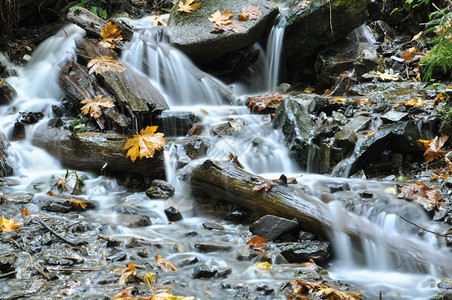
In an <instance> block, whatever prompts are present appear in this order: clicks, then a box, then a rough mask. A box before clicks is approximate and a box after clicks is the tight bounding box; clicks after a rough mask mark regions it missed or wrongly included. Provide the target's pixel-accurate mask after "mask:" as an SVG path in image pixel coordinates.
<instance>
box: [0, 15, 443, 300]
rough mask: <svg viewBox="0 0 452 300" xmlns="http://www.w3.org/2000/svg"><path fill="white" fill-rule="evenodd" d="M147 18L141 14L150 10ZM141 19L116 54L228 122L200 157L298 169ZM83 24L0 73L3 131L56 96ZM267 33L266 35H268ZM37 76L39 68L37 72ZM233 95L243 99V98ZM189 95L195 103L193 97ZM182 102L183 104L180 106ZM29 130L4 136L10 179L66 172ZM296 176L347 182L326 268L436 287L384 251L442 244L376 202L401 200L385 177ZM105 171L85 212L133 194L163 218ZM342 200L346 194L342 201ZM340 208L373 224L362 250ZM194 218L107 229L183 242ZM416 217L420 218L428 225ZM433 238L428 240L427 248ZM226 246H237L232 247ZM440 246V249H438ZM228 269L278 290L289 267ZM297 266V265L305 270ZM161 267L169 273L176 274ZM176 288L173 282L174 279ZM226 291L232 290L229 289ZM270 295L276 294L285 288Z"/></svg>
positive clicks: (227, 235)
mask: <svg viewBox="0 0 452 300" xmlns="http://www.w3.org/2000/svg"><path fill="white" fill-rule="evenodd" d="M146 22H148V23H150V22H149V19H148V20H147V21H146ZM135 25H137V24H135ZM136 27H139V26H136ZM142 27H145V28H140V30H139V31H138V32H136V33H135V36H134V39H133V41H132V42H131V43H130V45H129V47H128V49H126V50H124V51H123V57H122V59H123V60H124V62H125V63H127V64H128V65H129V66H133V67H134V68H136V69H138V70H139V71H141V72H143V73H145V74H147V75H148V76H149V78H150V80H151V81H153V83H154V84H155V85H156V86H158V88H159V89H160V90H161V91H162V93H163V94H164V95H165V96H166V98H167V100H168V102H169V103H170V104H171V109H173V110H176V109H179V110H184V111H187V110H190V111H192V112H196V113H198V114H200V115H202V118H203V123H204V124H206V126H207V127H208V128H204V132H211V131H214V129H215V128H218V126H220V127H221V125H222V124H223V125H224V124H226V126H227V128H232V129H230V130H233V131H234V130H235V131H236V132H233V133H232V134H231V135H224V136H220V135H217V136H210V135H207V136H205V139H206V141H208V143H209V144H210V148H209V150H208V151H207V154H206V157H209V158H213V159H224V158H225V157H227V156H228V153H229V152H230V153H232V154H235V155H237V156H238V159H239V161H240V162H241V163H242V164H243V165H244V166H245V168H246V169H247V170H248V171H250V172H252V173H256V174H263V176H266V177H270V178H271V177H276V176H279V175H280V174H281V173H285V174H286V175H288V176H291V175H294V176H299V175H300V173H301V172H300V170H298V168H297V167H295V164H294V163H293V162H292V161H291V160H290V158H289V155H288V153H287V150H286V148H285V147H284V145H283V143H282V141H281V140H282V138H281V135H280V133H279V132H278V131H276V130H274V129H273V128H272V126H271V120H270V118H269V117H268V116H262V115H252V114H249V113H248V110H247V108H246V107H245V106H244V105H242V106H218V105H220V104H223V103H224V100H223V98H224V96H223V94H222V93H221V92H218V91H219V90H221V91H224V92H229V93H230V91H229V90H228V89H227V87H225V86H224V85H223V84H221V82H219V81H218V80H216V79H214V78H212V77H210V76H209V75H207V74H205V73H203V72H201V71H200V70H198V69H197V68H196V67H195V66H194V65H193V63H191V62H190V61H189V60H188V59H187V58H186V57H185V56H184V55H183V54H181V53H180V52H178V51H177V50H175V49H173V48H172V47H171V46H170V45H169V44H168V43H167V42H165V41H164V40H163V37H162V36H161V34H160V37H159V33H158V31H159V30H160V29H158V28H157V27H147V26H142ZM275 31H276V30H275ZM82 34H83V32H82V31H80V30H79V29H78V27H75V26H71V27H67V28H66V29H65V30H63V31H61V32H60V33H59V34H58V35H56V36H55V37H53V38H51V39H49V40H48V41H47V42H45V43H44V44H43V45H42V46H41V47H40V48H39V49H38V50H37V52H36V53H35V54H34V56H33V59H32V61H30V63H29V64H28V65H27V66H26V67H25V68H24V69H22V70H19V76H17V77H11V78H8V82H9V83H10V84H11V85H13V86H14V87H15V89H16V90H17V91H18V94H19V95H18V97H17V99H15V101H14V103H13V104H11V105H10V106H5V107H2V108H1V110H0V114H1V115H2V118H1V121H0V130H2V131H4V132H5V133H6V134H7V135H8V136H9V137H11V134H12V127H13V124H14V122H15V120H16V119H17V118H18V114H17V113H18V112H21V111H40V112H43V113H44V115H45V118H46V117H49V116H50V107H51V105H52V104H56V103H57V102H58V99H59V98H60V97H61V91H60V89H59V88H58V84H57V74H58V65H59V64H61V63H62V62H63V61H65V60H67V59H69V58H70V57H72V56H73V55H74V54H73V51H74V50H73V49H74V39H76V38H78V37H80V36H82ZM278 34H279V37H280V38H282V32H279V33H275V36H276V37H278ZM276 37H275V40H277V39H276ZM272 43H273V42H272ZM277 44H278V43H277ZM279 51H280V50H277V48H268V49H267V55H268V56H269V57H273V58H274V59H273V63H270V65H273V67H274V69H273V70H277V69H278V61H279V53H273V52H279ZM0 59H1V57H0ZM269 61H272V60H271V59H270V60H269ZM272 74H273V75H271V76H270V77H271V78H272V79H271V82H270V80H269V81H268V86H267V88H268V90H270V91H273V90H274V89H275V88H276V84H277V77H278V76H277V75H278V71H275V73H272ZM39 78H45V81H44V80H40V79H39ZM43 82H45V84H43ZM239 102H240V101H239ZM241 102H242V104H243V101H241ZM194 103H196V104H198V105H195V106H193V105H192V104H194ZM188 104H190V105H191V106H189V107H188V106H186V105H188ZM181 105H184V106H181ZM41 122H46V120H45V119H44V120H43V121H41ZM32 131H33V126H29V128H28V129H27V132H26V135H27V139H26V140H24V141H17V142H12V146H11V148H10V149H9V150H8V153H9V158H10V160H11V161H12V162H13V163H14V164H15V170H16V174H15V175H18V176H19V175H24V176H26V178H20V181H21V183H22V184H21V185H20V186H19V187H18V188H17V189H25V188H26V187H29V185H30V184H31V182H32V181H33V180H34V179H35V178H37V177H39V178H40V179H42V174H44V173H46V174H47V175H55V174H60V173H64V172H65V170H62V168H61V166H60V165H59V163H58V162H57V161H55V160H54V159H53V158H52V157H51V156H49V155H48V154H47V153H45V152H44V151H43V150H40V149H37V148H35V147H33V146H31V145H30V142H29V139H30V136H31V135H32ZM169 141H170V140H169ZM180 147H181V141H180V138H174V140H173V141H172V143H171V145H170V146H169V147H168V148H167V152H166V154H165V156H166V161H167V168H168V170H167V177H168V181H169V182H170V183H171V184H173V185H174V186H176V188H177V189H178V192H179V194H180V195H179V196H181V197H186V198H187V199H188V198H190V199H188V202H190V201H192V199H191V197H190V196H189V195H188V194H187V192H186V191H185V190H184V189H183V186H179V184H181V183H180V182H179V181H178V180H177V174H176V169H177V165H178V164H177V160H175V159H174V157H177V158H180V157H178V155H179V154H178V153H179V148H180ZM297 178H298V184H299V188H300V190H303V191H304V192H305V193H307V194H309V195H311V196H312V197H314V198H317V199H318V201H321V200H320V199H322V192H323V191H325V190H328V189H329V188H328V186H329V185H341V184H344V183H347V184H348V185H349V186H350V188H349V189H344V190H343V191H341V192H338V193H333V194H332V195H333V199H331V203H330V204H329V205H330V208H331V211H332V212H333V213H332V215H333V216H334V217H335V219H334V220H332V222H333V223H334V224H337V228H338V230H337V231H336V232H333V233H332V235H333V236H332V238H331V241H332V242H333V249H335V250H336V259H337V263H336V265H337V267H335V269H333V270H332V271H331V272H332V275H333V276H335V277H336V278H339V279H342V280H344V281H347V280H348V281H350V282H352V283H354V284H360V285H362V290H363V291H366V292H367V293H368V295H369V296H368V297H369V298H377V295H378V293H379V292H380V291H383V292H384V294H385V298H384V299H402V298H405V299H415V298H419V299H425V298H428V297H430V296H432V295H434V294H435V289H434V288H432V282H435V280H436V277H435V273H434V272H433V271H434V270H432V272H431V273H429V272H426V270H424V271H423V273H420V272H419V273H415V272H416V271H417V269H416V267H415V266H413V267H410V262H409V261H401V260H398V261H397V260H391V258H390V257H389V255H388V253H389V252H388V248H387V247H388V244H389V243H388V242H389V240H391V242H393V243H394V242H397V241H398V240H399V239H400V240H402V239H404V240H406V239H408V240H409V241H412V242H413V243H416V244H417V245H420V246H419V247H422V248H425V250H426V251H432V253H433V252H434V253H441V252H440V250H441V249H436V248H439V247H440V246H441V242H440V240H439V239H437V238H436V237H435V236H433V235H432V234H425V235H424V237H422V238H420V237H419V236H418V235H417V231H416V232H414V231H413V227H412V226H411V225H409V224H407V223H406V222H404V221H403V220H401V219H400V218H399V217H398V215H399V214H400V215H402V216H404V217H406V218H407V219H411V220H416V222H418V223H419V224H422V222H423V221H424V220H427V218H426V217H425V214H424V213H423V212H422V210H421V209H420V208H419V207H417V206H415V205H407V204H404V205H403V210H402V211H397V210H393V211H391V210H389V211H385V210H384V209H383V208H388V207H389V208H390V209H393V208H399V209H400V207H402V206H400V207H399V204H400V203H399V202H398V200H397V199H396V198H395V196H394V195H392V194H391V193H387V192H384V191H385V189H387V188H388V184H384V183H380V182H369V181H362V180H346V179H333V178H328V177H325V176H320V175H308V174H304V175H303V177H301V178H300V177H297ZM104 181H106V179H105V178H102V177H99V178H95V179H89V178H88V179H87V180H85V182H86V185H87V189H88V190H89V193H88V194H89V196H88V197H91V196H92V195H95V196H96V199H97V202H98V203H99V209H98V210H97V211H96V212H94V213H93V212H87V213H86V214H85V217H86V218H88V217H89V218H91V219H92V220H98V219H102V220H104V221H103V222H110V223H108V224H110V225H111V224H112V223H113V224H115V223H114V222H116V221H113V220H112V218H111V217H110V216H111V214H112V209H113V208H114V207H115V206H117V205H118V204H119V203H120V201H123V202H140V203H141V204H142V205H143V206H145V207H146V208H148V209H155V210H158V211H159V212H160V215H159V216H158V217H159V218H164V216H161V210H162V207H161V204H162V202H153V203H152V202H149V201H148V202H145V201H143V198H146V197H145V196H143V194H139V193H137V194H132V195H128V196H126V197H123V196H124V195H123V192H124V191H123V190H122V189H121V188H120V187H118V186H117V185H116V184H115V183H114V182H113V181H112V180H111V181H108V184H104V183H103V182H104ZM361 193H368V194H369V193H371V194H372V195H373V198H374V199H376V201H373V202H369V205H365V203H362V202H360V201H358V200H359V199H358V198H359V197H357V196H358V195H359V194H361ZM121 195H122V196H121ZM121 197H123V198H121ZM352 200H356V201H357V204H356V203H355V204H353V203H352V204H353V206H351V207H350V203H349V202H350V201H352ZM361 200H362V199H361ZM173 202H174V200H173ZM182 202H183V203H184V204H185V205H186V206H185V207H189V205H187V203H188V202H187V201H182V200H181V201H178V202H177V204H178V205H181V204H180V203H182ZM190 203H191V202H190ZM344 203H347V204H346V205H344ZM344 206H346V207H348V209H349V210H350V211H351V212H347V211H346V209H345V208H344ZM380 206H381V209H380ZM345 215H347V216H348V217H347V218H348V219H347V220H352V221H353V222H355V224H357V225H356V226H366V227H369V228H370V230H371V231H373V232H375V233H376V234H375V236H376V237H377V238H375V239H368V238H367V237H362V240H361V244H362V248H363V251H361V252H359V251H357V250H356V248H355V247H354V245H352V241H351V240H350V238H349V237H348V236H347V235H346V234H345V233H343V232H342V231H340V224H341V222H342V220H343V219H344V216H345ZM199 222H200V220H199V219H198V218H187V219H185V220H184V221H183V222H180V223H178V224H174V225H172V227H169V228H168V226H166V225H154V226H149V227H144V228H134V229H131V228H124V227H121V226H120V224H119V225H118V224H115V225H118V226H117V227H118V228H119V229H117V231H116V232H113V233H112V235H115V234H116V237H122V236H131V235H132V236H134V237H137V238H142V239H144V240H147V241H153V242H155V241H158V242H164V243H173V244H174V245H176V246H177V247H179V248H181V249H189V248H190V244H191V240H190V239H189V237H188V235H185V232H187V231H188V230H189V229H191V228H197V227H196V226H198V224H199ZM425 226H426V227H427V225H425ZM430 229H432V228H430ZM109 230H112V229H109ZM246 230H247V228H244V226H242V227H240V226H237V227H234V226H232V225H226V226H225V230H224V231H223V233H222V236H221V237H220V236H213V237H212V239H215V238H220V239H222V240H226V241H229V242H230V243H233V244H235V245H234V247H235V249H238V246H237V245H241V244H244V243H245V238H244V236H245V235H244V234H243V233H244V232H246ZM433 230H437V231H438V229H437V228H436V229H435V228H433ZM238 233H240V234H238ZM237 236H239V237H237ZM208 238H210V237H208ZM434 248H435V249H436V250H432V249H434ZM167 254H168V256H167V258H168V259H170V260H172V259H175V260H179V261H181V260H182V259H186V258H189V257H190V256H193V255H194V256H196V257H197V259H199V260H200V261H206V262H209V263H210V264H211V265H214V266H218V267H228V266H229V265H230V264H233V263H234V262H231V257H222V255H218V254H216V253H213V254H202V253H198V252H184V253H174V251H173V252H169V253H167ZM234 254H236V253H235V252H234ZM442 254H443V255H444V253H442ZM226 256H232V255H226ZM394 262H399V263H400V264H401V265H395V264H394ZM402 264H403V265H402ZM234 269H235V271H234V273H233V275H232V276H231V277H230V278H228V279H226V282H225V283H221V284H223V285H225V286H227V284H230V285H232V284H233V283H234V282H239V281H247V282H249V283H253V282H254V283H255V282H259V283H262V284H269V285H272V286H274V289H275V290H276V291H278V285H279V284H281V283H282V282H283V281H285V282H287V280H290V279H291V278H292V277H293V271H292V270H284V271H281V272H280V273H277V274H275V273H269V272H266V271H265V272H264V271H261V270H258V269H256V268H254V267H253V266H252V263H250V262H241V263H240V264H238V265H237V263H236V265H235V266H234ZM304 271H305V272H306V270H304ZM427 271H428V270H427ZM181 272H182V271H181ZM273 275H276V276H273ZM170 276H177V274H174V275H170ZM215 284H216V285H217V286H216V288H217V290H218V291H216V293H217V294H215V295H214V298H217V299H220V298H223V299H227V298H228V297H229V298H230V297H232V296H231V291H230V290H228V289H227V288H225V289H223V288H221V289H220V288H219V286H218V285H219V283H215ZM203 286H204V283H202V284H199V283H198V282H196V281H195V280H191V281H190V282H188V283H187V286H186V287H185V290H183V291H184V293H185V294H192V293H193V294H194V293H198V296H199V297H201V298H206V297H208V291H205V288H203ZM175 289H181V288H180V287H178V286H175ZM232 292H233V293H235V291H234V290H232ZM210 296H211V295H210ZM271 298H273V299H276V297H273V296H270V298H268V299H271ZM278 299H284V296H282V297H279V298H278Z"/></svg>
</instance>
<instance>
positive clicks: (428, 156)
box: [418, 134, 449, 164]
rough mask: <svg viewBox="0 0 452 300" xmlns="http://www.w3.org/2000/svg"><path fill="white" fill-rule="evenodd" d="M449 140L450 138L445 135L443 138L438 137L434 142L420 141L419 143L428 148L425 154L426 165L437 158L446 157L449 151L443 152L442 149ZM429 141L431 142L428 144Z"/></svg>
mask: <svg viewBox="0 0 452 300" xmlns="http://www.w3.org/2000/svg"><path fill="white" fill-rule="evenodd" d="M448 139H449V137H448V136H447V135H444V134H443V135H442V136H441V137H438V136H436V137H435V138H434V139H432V140H418V141H419V142H421V143H423V145H424V146H425V148H427V150H426V151H425V152H424V163H426V164H427V163H429V162H431V161H432V160H434V159H435V158H438V157H441V156H444V155H446V154H447V153H448V152H449V151H448V150H441V148H442V147H443V145H444V144H445V143H446V141H447V140H448ZM428 141H430V142H429V143H428V144H427V142H428Z"/></svg>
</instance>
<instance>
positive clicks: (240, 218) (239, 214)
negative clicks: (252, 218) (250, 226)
mask: <svg viewBox="0 0 452 300" xmlns="http://www.w3.org/2000/svg"><path fill="white" fill-rule="evenodd" d="M248 218H249V213H247V212H245V211H241V210H234V211H232V212H230V213H227V214H226V215H225V216H224V218H223V219H224V220H225V221H231V222H234V223H243V222H245V221H246V220H248Z"/></svg>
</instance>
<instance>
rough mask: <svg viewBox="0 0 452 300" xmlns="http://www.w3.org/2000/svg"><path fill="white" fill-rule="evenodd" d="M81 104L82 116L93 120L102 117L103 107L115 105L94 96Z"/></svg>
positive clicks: (99, 96)
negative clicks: (87, 116)
mask: <svg viewBox="0 0 452 300" xmlns="http://www.w3.org/2000/svg"><path fill="white" fill-rule="evenodd" d="M80 103H81V104H85V105H84V106H82V108H81V111H82V114H84V115H88V114H89V115H91V117H93V118H94V119H99V118H100V116H101V115H102V109H101V106H103V107H113V106H115V104H114V103H113V102H112V99H111V98H102V95H98V96H96V98H94V99H90V98H86V99H83V101H81V102H80ZM63 187H64V186H63Z"/></svg>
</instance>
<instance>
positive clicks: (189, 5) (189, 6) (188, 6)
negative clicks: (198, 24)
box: [177, 0, 201, 13]
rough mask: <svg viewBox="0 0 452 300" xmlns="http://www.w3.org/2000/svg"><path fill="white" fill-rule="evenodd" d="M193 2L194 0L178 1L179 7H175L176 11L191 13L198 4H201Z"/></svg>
mask: <svg viewBox="0 0 452 300" xmlns="http://www.w3.org/2000/svg"><path fill="white" fill-rule="evenodd" d="M193 2H195V0H185V3H183V2H182V1H179V7H178V8H177V11H181V12H186V13H191V12H192V11H194V10H196V9H198V6H199V5H201V3H193Z"/></svg>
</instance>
